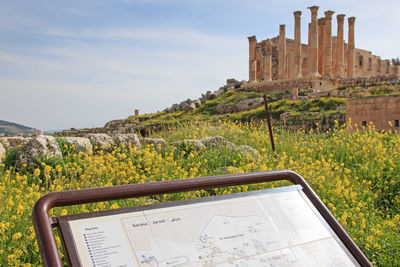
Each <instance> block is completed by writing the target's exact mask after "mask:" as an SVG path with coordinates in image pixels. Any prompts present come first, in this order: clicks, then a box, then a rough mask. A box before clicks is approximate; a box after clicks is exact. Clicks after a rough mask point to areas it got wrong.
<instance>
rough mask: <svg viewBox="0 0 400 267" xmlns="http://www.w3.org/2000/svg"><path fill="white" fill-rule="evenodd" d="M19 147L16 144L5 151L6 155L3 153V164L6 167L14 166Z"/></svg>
mask: <svg viewBox="0 0 400 267" xmlns="http://www.w3.org/2000/svg"><path fill="white" fill-rule="evenodd" d="M20 149H21V147H20V146H17V147H14V148H10V149H8V150H7V151H6V155H5V158H4V162H3V164H4V165H5V166H6V167H7V168H11V167H15V163H16V161H17V153H18V151H19V150H20Z"/></svg>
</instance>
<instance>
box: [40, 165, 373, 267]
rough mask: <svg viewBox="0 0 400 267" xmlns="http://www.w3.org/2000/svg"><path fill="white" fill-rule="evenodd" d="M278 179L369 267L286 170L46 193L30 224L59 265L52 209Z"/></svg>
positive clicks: (45, 254) (46, 261)
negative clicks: (294, 189) (294, 190)
mask: <svg viewBox="0 0 400 267" xmlns="http://www.w3.org/2000/svg"><path fill="white" fill-rule="evenodd" d="M282 180H286V181H289V182H291V183H293V184H295V185H300V186H301V187H302V189H301V190H302V192H303V193H304V194H305V195H306V196H307V198H308V199H309V200H310V202H311V203H312V204H313V205H314V207H315V209H316V210H317V211H318V212H319V213H320V215H321V216H322V218H323V219H324V220H325V221H326V223H327V224H328V225H329V227H330V228H331V229H332V230H333V231H334V233H335V234H336V235H337V237H338V238H339V239H340V241H341V242H342V243H343V244H344V246H345V247H346V248H347V250H348V251H349V252H350V253H351V255H352V256H353V257H354V258H355V259H356V260H357V262H358V263H359V264H360V265H361V266H372V264H371V263H370V262H369V260H368V259H367V257H366V256H365V255H364V254H363V252H362V251H361V250H360V249H359V248H358V246H357V245H356V244H355V243H354V241H353V240H352V239H351V237H350V236H349V235H348V234H347V233H346V231H345V230H344V229H343V228H342V226H341V225H340V224H339V222H338V221H337V220H336V219H335V217H334V216H333V215H332V214H331V213H330V212H329V210H328V209H327V208H326V207H325V205H324V204H323V203H322V201H321V200H320V199H319V198H318V196H317V195H316V194H315V192H314V191H313V190H312V189H311V187H310V186H309V185H308V184H307V182H306V181H305V180H304V178H303V177H301V176H300V175H299V174H297V173H295V172H293V171H290V170H278V171H266V172H254V173H242V174H232V175H221V176H210V177H199V178H191V179H180V180H171V181H162V182H152V183H142V184H130V185H120V186H113V187H102V188H89V189H80V190H70V191H61V192H52V193H48V194H46V195H44V196H43V197H41V198H40V199H39V200H38V201H37V202H36V204H35V206H34V207H33V212H32V218H33V225H34V227H35V231H36V236H37V240H38V246H39V249H40V253H41V257H42V260H43V265H44V266H45V267H47V266H49V267H50V266H51V267H53V266H55V267H61V266H63V263H62V261H61V258H60V253H59V249H58V247H57V244H56V240H55V236H54V233H53V228H57V229H59V230H60V229H61V225H60V224H65V222H66V220H65V218H64V219H63V218H62V216H60V217H50V216H49V211H50V210H51V209H52V208H54V207H61V206H69V205H77V204H85V203H93V202H100V201H108V200H117V199H126V198H135V197H143V196H149V195H158V194H168V193H177V192H186V191H193V190H201V189H210V188H218V187H226V186H237V185H246V184H255V183H264V182H272V181H282ZM98 213H99V214H102V216H103V215H104V214H106V213H107V211H100V212H98ZM65 237H66V238H67V240H65V239H64V237H63V235H61V239H62V242H63V243H64V245H65V242H72V240H69V237H68V235H66V236H65ZM66 256H67V258H68V260H69V261H70V264H72V265H73V262H71V259H70V258H69V255H66ZM73 261H74V260H73Z"/></svg>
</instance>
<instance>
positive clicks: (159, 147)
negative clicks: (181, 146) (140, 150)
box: [139, 138, 167, 153]
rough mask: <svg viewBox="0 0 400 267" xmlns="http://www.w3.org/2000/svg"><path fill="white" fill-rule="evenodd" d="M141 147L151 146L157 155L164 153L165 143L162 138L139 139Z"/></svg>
mask: <svg viewBox="0 0 400 267" xmlns="http://www.w3.org/2000/svg"><path fill="white" fill-rule="evenodd" d="M139 140H140V143H141V144H142V145H144V146H145V145H152V146H153V147H154V149H155V150H156V151H157V152H159V153H165V150H166V149H167V143H166V142H165V140H164V139H163V138H139Z"/></svg>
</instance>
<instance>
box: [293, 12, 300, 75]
mask: <svg viewBox="0 0 400 267" xmlns="http://www.w3.org/2000/svg"><path fill="white" fill-rule="evenodd" d="M293 15H294V49H293V51H294V68H293V77H294V78H300V77H301V27H300V19H301V11H295V12H293Z"/></svg>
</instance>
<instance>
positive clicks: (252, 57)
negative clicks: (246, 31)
mask: <svg viewBox="0 0 400 267" xmlns="http://www.w3.org/2000/svg"><path fill="white" fill-rule="evenodd" d="M247 38H248V39H249V81H255V80H256V71H257V62H256V45H257V39H256V37H255V36H250V37H247Z"/></svg>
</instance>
